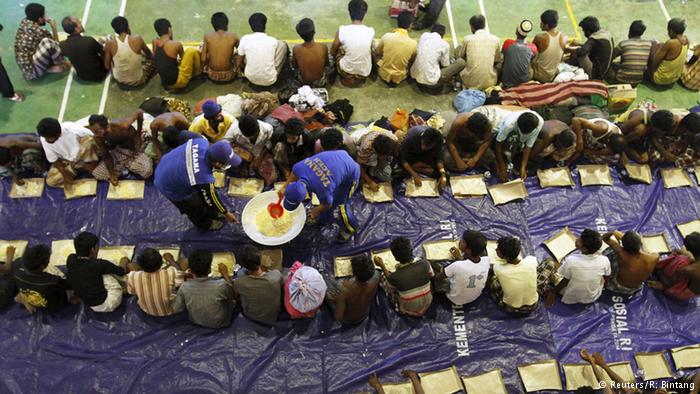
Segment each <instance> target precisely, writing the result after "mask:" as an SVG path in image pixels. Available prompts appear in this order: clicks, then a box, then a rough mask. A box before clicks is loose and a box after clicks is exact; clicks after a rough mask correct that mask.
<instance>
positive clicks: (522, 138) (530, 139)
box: [493, 110, 544, 149]
mask: <svg viewBox="0 0 700 394" xmlns="http://www.w3.org/2000/svg"><path fill="white" fill-rule="evenodd" d="M525 112H531V113H533V114H534V115H535V116H536V117H537V121H538V123H537V127H535V129H534V130H532V131H531V132H530V133H529V134H523V133H521V132H520V128H519V127H518V118H519V117H520V115H522V114H524V113H525ZM542 126H544V119H542V117H541V116H540V115H539V114H538V113H537V112H535V111H530V110H527V111H515V112H511V113H509V114H508V115H507V116H506V117H505V119H503V121H502V122H501V124H499V125H497V126H496V127H495V128H494V129H493V133H494V134H495V135H496V142H503V141H505V140H506V139H508V136H510V134H511V133H518V141H519V143H520V145H521V147H522V148H523V149H524V148H532V147H533V146H535V142H537V136H538V135H539V134H540V131H541V130H542Z"/></svg>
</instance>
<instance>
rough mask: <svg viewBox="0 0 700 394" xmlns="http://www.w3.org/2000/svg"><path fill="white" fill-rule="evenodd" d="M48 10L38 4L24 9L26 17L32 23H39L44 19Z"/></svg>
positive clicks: (29, 5) (31, 4)
mask: <svg viewBox="0 0 700 394" xmlns="http://www.w3.org/2000/svg"><path fill="white" fill-rule="evenodd" d="M45 13H46V10H45V9H44V6H43V5H41V4H38V3H29V4H27V6H26V7H24V15H25V16H26V17H27V19H29V20H30V21H32V22H36V21H38V20H39V19H40V18H43V17H44V14H45Z"/></svg>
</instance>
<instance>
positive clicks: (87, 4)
mask: <svg viewBox="0 0 700 394" xmlns="http://www.w3.org/2000/svg"><path fill="white" fill-rule="evenodd" d="M91 7H92V0H87V1H86V2H85V9H84V10H83V18H82V19H81V22H82V23H83V27H85V26H87V22H88V16H89V15H90V8H91ZM74 74H75V71H74V70H71V72H70V73H69V74H68V80H67V81H66V87H65V88H64V89H63V100H61V108H60V109H59V110H58V121H59V122H63V115H65V114H66V107H67V106H68V96H69V95H70V87H71V86H72V85H73V75H74Z"/></svg>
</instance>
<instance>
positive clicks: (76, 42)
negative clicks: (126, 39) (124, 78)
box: [59, 16, 107, 81]
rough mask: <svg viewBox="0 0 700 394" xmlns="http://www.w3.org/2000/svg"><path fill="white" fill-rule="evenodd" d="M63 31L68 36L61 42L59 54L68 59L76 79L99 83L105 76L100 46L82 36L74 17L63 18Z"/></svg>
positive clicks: (105, 71)
mask: <svg viewBox="0 0 700 394" xmlns="http://www.w3.org/2000/svg"><path fill="white" fill-rule="evenodd" d="M62 25H63V30H65V31H66V33H68V34H69V36H68V38H66V39H65V40H63V41H61V42H60V43H59V46H60V47H61V52H62V53H63V54H64V55H65V56H67V57H68V59H70V61H71V63H72V64H73V67H74V68H75V72H76V74H77V75H78V78H80V79H84V80H86V81H101V80H103V79H104V77H105V76H107V70H106V69H105V66H104V60H103V54H104V50H103V48H102V45H101V44H100V43H99V42H97V41H96V40H95V39H94V38H92V37H90V36H84V35H82V32H83V27H82V24H81V23H80V20H78V18H76V17H74V16H67V17H65V18H63V22H62Z"/></svg>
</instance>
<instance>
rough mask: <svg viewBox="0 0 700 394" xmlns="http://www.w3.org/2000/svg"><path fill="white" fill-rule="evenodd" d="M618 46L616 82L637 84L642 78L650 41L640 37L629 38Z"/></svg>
mask: <svg viewBox="0 0 700 394" xmlns="http://www.w3.org/2000/svg"><path fill="white" fill-rule="evenodd" d="M618 47H619V48H620V56H621V60H620V71H618V72H617V82H619V83H629V84H638V83H640V82H642V80H643V79H644V73H645V72H646V70H647V64H648V62H649V53H650V52H651V47H652V42H651V41H650V40H644V39H642V38H641V37H635V38H630V39H627V40H624V41H621V42H620V43H619V44H618Z"/></svg>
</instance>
